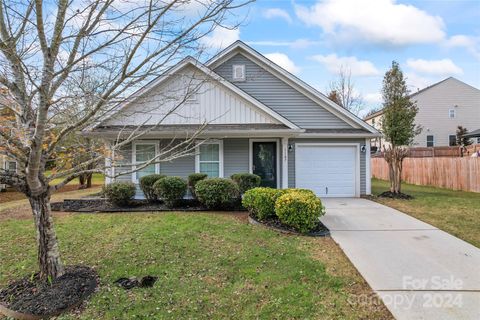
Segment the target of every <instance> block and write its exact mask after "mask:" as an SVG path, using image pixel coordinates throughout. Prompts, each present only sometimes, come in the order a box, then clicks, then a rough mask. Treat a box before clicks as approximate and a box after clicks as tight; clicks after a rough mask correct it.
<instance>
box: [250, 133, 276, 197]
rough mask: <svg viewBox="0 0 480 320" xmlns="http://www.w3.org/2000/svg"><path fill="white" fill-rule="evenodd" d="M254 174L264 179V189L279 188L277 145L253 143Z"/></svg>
mask: <svg viewBox="0 0 480 320" xmlns="http://www.w3.org/2000/svg"><path fill="white" fill-rule="evenodd" d="M252 151H253V154H252V156H253V159H252V160H253V161H252V172H253V173H254V174H256V175H258V176H260V178H262V182H261V186H262V187H271V188H276V187H277V143H276V142H274V141H268V142H253V143H252Z"/></svg>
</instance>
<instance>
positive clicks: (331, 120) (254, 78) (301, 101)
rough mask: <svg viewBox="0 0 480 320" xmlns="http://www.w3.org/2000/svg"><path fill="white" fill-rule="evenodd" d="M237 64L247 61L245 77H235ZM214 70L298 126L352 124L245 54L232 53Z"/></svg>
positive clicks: (339, 126) (344, 126)
mask: <svg viewBox="0 0 480 320" xmlns="http://www.w3.org/2000/svg"><path fill="white" fill-rule="evenodd" d="M236 64H241V65H245V76H246V80H245V81H233V79H232V66H233V65H236ZM214 71H215V72H216V73H218V74H219V75H221V76H222V77H223V78H225V79H226V80H227V81H230V82H232V83H233V84H234V85H236V86H237V87H239V88H240V89H242V90H243V91H245V92H247V93H248V94H249V95H251V96H253V97H255V98H256V99H257V100H259V101H261V102H262V103H263V104H265V105H267V106H268V107H270V108H271V109H273V110H275V111H276V112H277V113H279V114H280V115H282V116H284V117H285V118H287V119H288V120H290V121H291V122H293V123H295V124H296V125H298V126H299V127H302V128H351V126H350V125H349V124H348V123H346V122H344V121H343V120H342V119H340V118H338V117H337V116H335V115H334V114H332V113H331V112H329V111H328V110H326V109H324V108H323V107H321V106H319V105H318V104H316V103H315V102H314V101H312V100H311V99H309V98H308V97H306V96H305V95H304V94H302V93H300V92H299V91H297V90H296V89H294V88H293V87H291V86H290V85H288V84H287V83H285V82H284V81H282V80H280V79H279V78H277V77H276V76H274V75H273V74H272V73H270V72H268V71H267V70H265V69H264V68H262V67H260V66H259V65H257V64H256V63H254V62H253V61H251V60H250V59H248V58H246V57H245V56H244V55H242V54H237V55H235V56H233V57H232V58H230V59H229V60H227V61H225V62H224V63H223V64H221V65H220V66H218V67H217V68H216V69H215V70H214Z"/></svg>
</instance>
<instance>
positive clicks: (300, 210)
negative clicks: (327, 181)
mask: <svg viewBox="0 0 480 320" xmlns="http://www.w3.org/2000/svg"><path fill="white" fill-rule="evenodd" d="M275 213H276V214H277V216H278V218H279V219H280V221H281V222H282V223H283V224H285V225H287V226H290V227H293V228H295V229H296V230H297V231H299V232H302V233H307V232H309V231H311V230H313V229H314V228H315V226H316V225H317V224H318V219H319V218H320V216H321V215H322V214H323V213H324V211H323V207H322V202H321V201H320V199H319V198H318V197H317V196H315V194H313V192H312V193H309V192H305V191H303V190H301V191H296V190H290V191H288V192H286V193H285V194H283V195H282V196H280V197H279V198H278V199H277V201H276V202H275Z"/></svg>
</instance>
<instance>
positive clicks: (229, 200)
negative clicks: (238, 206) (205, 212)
mask: <svg viewBox="0 0 480 320" xmlns="http://www.w3.org/2000/svg"><path fill="white" fill-rule="evenodd" d="M195 194H196V195H197V198H198V200H199V201H200V202H201V203H202V204H203V205H205V206H206V207H207V208H208V209H227V208H229V207H231V206H232V205H233V204H234V203H235V201H237V200H238V198H239V196H240V191H239V189H238V186H237V184H236V183H235V182H233V181H232V180H230V179H223V178H211V179H205V180H201V181H199V182H198V183H197V185H196V186H195Z"/></svg>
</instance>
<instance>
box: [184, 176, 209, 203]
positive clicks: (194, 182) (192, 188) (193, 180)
mask: <svg viewBox="0 0 480 320" xmlns="http://www.w3.org/2000/svg"><path fill="white" fill-rule="evenodd" d="M207 177H208V174H206V173H192V174H191V175H189V176H188V188H189V189H190V192H191V193H192V196H193V197H195V198H196V197H197V196H196V194H195V186H196V185H197V182H198V181H201V180H205V179H207Z"/></svg>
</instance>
